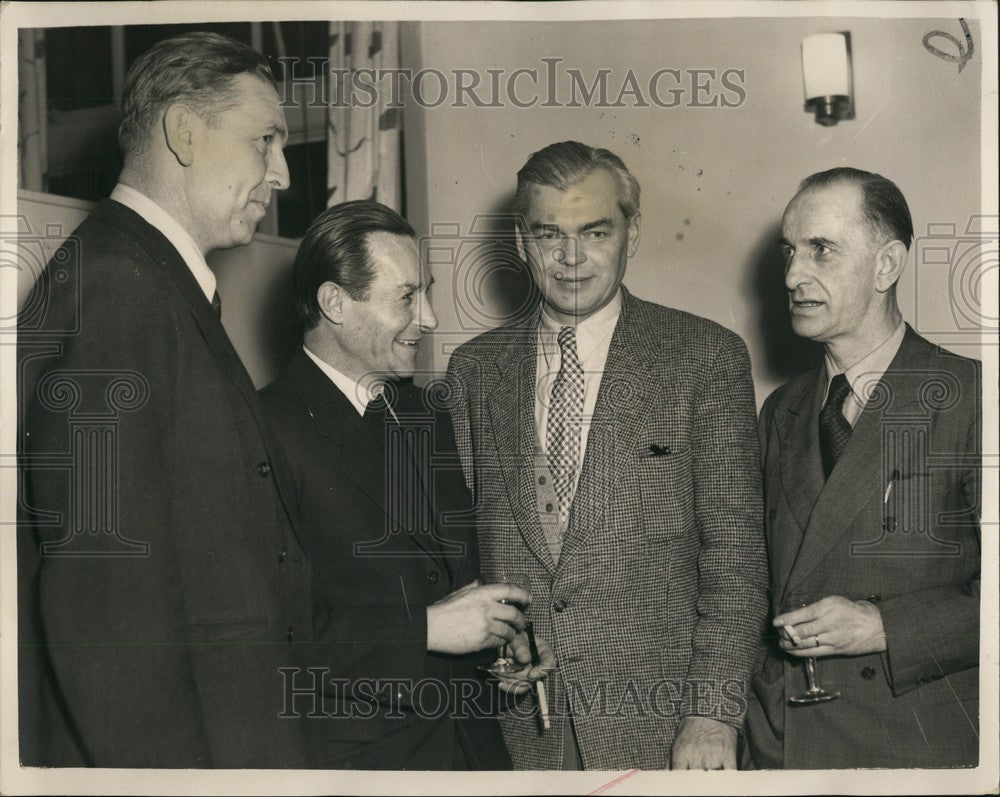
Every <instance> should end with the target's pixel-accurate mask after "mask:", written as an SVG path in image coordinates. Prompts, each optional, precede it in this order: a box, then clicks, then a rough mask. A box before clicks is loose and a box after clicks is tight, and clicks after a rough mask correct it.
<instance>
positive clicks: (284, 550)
mask: <svg viewBox="0 0 1000 797" xmlns="http://www.w3.org/2000/svg"><path fill="white" fill-rule="evenodd" d="M287 557H288V548H282V549H281V550H280V551H278V561H279V562H284V561H285V559H286V558H287Z"/></svg>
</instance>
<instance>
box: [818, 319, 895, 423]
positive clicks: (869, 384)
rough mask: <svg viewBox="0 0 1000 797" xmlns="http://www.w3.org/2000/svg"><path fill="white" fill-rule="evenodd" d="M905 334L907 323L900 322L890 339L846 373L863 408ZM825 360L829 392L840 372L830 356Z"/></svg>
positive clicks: (848, 381) (826, 356)
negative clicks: (831, 384) (834, 378)
mask: <svg viewBox="0 0 1000 797" xmlns="http://www.w3.org/2000/svg"><path fill="white" fill-rule="evenodd" d="M905 333H906V323H905V322H903V321H900V322H899V326H897V327H896V329H895V330H893V332H892V334H891V335H889V337H887V338H886V339H885V340H884V341H882V342H881V343H880V344H879V345H878V346H877V347H876V348H874V349H873V350H872V351H870V352H869V353H868V354H866V355H865V356H864V357H862V358H861V359H860V360H858V361H857V362H856V363H854V365H852V366H851V367H850V368H848V369H847V370H846V371H844V376H846V377H847V383H848V384H849V385H850V386H851V393H853V394H854V397H855V399H856V400H857V401H858V403H859V404H860V405H861V406H862V407H863V406H865V405H866V404H867V403H868V399H869V398H870V397H871V394H872V391H874V390H875V386H876V385H877V384H878V383H879V380H880V379H882V376H883V375H884V374H885V372H886V370H887V369H888V368H889V366H890V365H891V364H892V361H893V358H894V357H895V356H896V352H897V351H899V347H900V345H901V344H902V342H903V335H904V334H905ZM824 359H825V361H826V383H827V390H828V391H829V388H830V382H831V381H833V377H835V376H836V375H837V373H838V371H837V367H836V366H835V365H834V364H833V360H832V359H831V358H830V355H829V354H827V355H825V357H824Z"/></svg>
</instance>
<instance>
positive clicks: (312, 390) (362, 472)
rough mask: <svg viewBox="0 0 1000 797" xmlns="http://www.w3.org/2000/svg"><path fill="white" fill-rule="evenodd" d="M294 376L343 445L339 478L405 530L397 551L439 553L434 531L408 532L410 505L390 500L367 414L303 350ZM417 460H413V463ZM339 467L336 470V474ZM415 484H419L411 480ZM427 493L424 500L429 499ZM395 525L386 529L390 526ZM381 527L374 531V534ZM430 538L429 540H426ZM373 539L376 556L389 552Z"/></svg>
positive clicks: (320, 424) (317, 420) (326, 433)
mask: <svg viewBox="0 0 1000 797" xmlns="http://www.w3.org/2000/svg"><path fill="white" fill-rule="evenodd" d="M288 375H289V378H290V379H291V383H292V386H293V387H294V389H295V392H296V393H297V394H298V396H299V398H300V400H301V401H302V403H303V405H304V406H305V407H306V410H307V411H308V413H309V415H310V417H311V418H312V420H313V423H314V424H315V426H316V430H317V432H318V433H319V434H320V435H322V436H323V437H325V438H327V439H328V440H330V441H331V442H332V443H334V444H335V445H336V446H338V447H339V449H340V455H339V460H338V462H337V467H336V469H335V471H336V476H335V477H334V478H345V479H347V480H348V481H349V482H351V484H353V485H354V486H355V487H357V489H358V490H360V491H361V492H362V493H364V494H365V495H366V496H367V497H368V498H370V499H371V501H372V502H373V503H374V504H375V505H376V506H377V507H378V508H379V510H380V511H381V512H382V513H383V514H384V515H385V516H386V517H387V518H388V519H389V522H390V523H391V524H392V526H391V528H394V529H400V530H401V532H400V533H398V534H393V535H391V536H390V537H389V539H391V540H392V552H393V553H395V554H396V555H403V554H401V553H399V551H398V549H399V548H400V547H401V546H402V547H404V548H409V547H411V546H410V543H412V545H413V546H416V548H418V549H419V551H413V553H414V554H416V553H418V552H419V553H420V554H421V555H423V554H430V555H431V556H434V557H439V556H440V554H441V551H440V549H439V548H438V546H437V545H436V544H435V543H434V542H433V539H432V538H433V536H434V535H433V534H423V533H420V532H419V531H416V532H415V533H407V531H408V530H409V526H408V525H407V524H406V520H407V518H406V517H405V516H404V515H405V514H406V511H405V508H404V507H403V506H401V505H400V502H397V501H387V500H386V486H387V485H386V461H385V451H384V448H383V447H382V446H379V445H378V444H377V443H376V442H375V440H374V439H373V438H372V436H371V435H369V434H368V432H367V431H365V429H364V428H363V427H362V424H361V416H360V415H359V414H358V411H357V410H356V409H355V408H354V406H353V405H352V404H351V402H350V401H349V400H348V398H347V397H346V396H345V395H344V394H343V393H342V392H341V391H340V390H339V388H337V386H336V385H334V384H333V382H331V381H330V380H329V379H328V378H327V376H326V375H325V374H324V373H323V372H322V371H320V369H319V368H318V367H317V366H316V364H315V363H314V362H312V360H310V359H309V357H308V356H307V355H306V354H305V352H303V351H302V350H301V349H299V350H298V351H297V352H296V353H295V355H294V356H293V358H292V361H291V362H290V363H289V365H288ZM411 464H412V463H411ZM333 472H334V469H332V468H331V474H332V473H333ZM408 487H409V488H411V489H412V488H417V489H421V488H419V487H418V486H417V485H415V484H412V483H411V484H409V485H408ZM425 497H426V496H424V494H423V493H422V492H421V498H425ZM388 528H390V527H386V530H388ZM374 532H375V530H374V529H373V530H372V533H373V534H374ZM425 538H427V539H425ZM358 542H371V543H372V551H371V553H372V555H378V551H380V550H388V548H384V547H383V546H382V545H381V543H376V541H375V540H374V539H372V540H370V541H361V540H359V541H358Z"/></svg>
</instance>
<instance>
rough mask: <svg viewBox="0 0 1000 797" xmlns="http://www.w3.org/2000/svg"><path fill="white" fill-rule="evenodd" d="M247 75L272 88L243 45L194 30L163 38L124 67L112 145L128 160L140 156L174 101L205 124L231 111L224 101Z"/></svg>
mask: <svg viewBox="0 0 1000 797" xmlns="http://www.w3.org/2000/svg"><path fill="white" fill-rule="evenodd" d="M242 74H249V75H252V76H253V77H256V78H259V79H260V80H262V81H264V82H265V83H267V84H269V85H271V86H273V85H275V82H274V76H273V75H272V73H271V67H270V66H269V65H268V63H267V59H266V58H265V57H264V56H263V55H261V54H260V53H258V52H257V51H256V50H254V49H252V48H251V47H248V46H247V45H245V44H243V43H241V42H238V41H236V40H235V39H230V38H228V37H226V36H220V35H219V34H218V33H207V32H204V31H197V32H195V33H186V34H184V35H182V36H175V37H174V38H172V39H164V40H163V41H161V42H158V43H157V44H154V45H153V46H152V47H151V48H150V49H148V50H147V51H146V52H144V53H143V54H142V55H140V56H139V57H138V58H137V59H136V60H135V62H134V63H133V64H132V66H131V67H130V68H129V71H128V75H127V76H126V78H125V87H124V89H123V90H122V121H121V125H120V126H119V127H118V145H119V146H120V147H121V150H122V154H123V155H125V156H126V157H128V156H129V155H136V154H139V153H141V152H142V151H143V150H144V149H145V148H146V144H147V143H148V140H149V135H150V133H151V131H152V129H153V126H154V125H155V124H156V122H157V120H158V119H159V116H160V114H161V113H162V112H163V111H164V109H166V107H167V106H169V105H170V104H171V103H174V102H184V103H187V104H188V105H190V106H191V108H192V110H194V111H195V113H197V114H198V115H199V116H200V117H202V118H203V119H205V120H206V121H209V122H211V121H212V120H213V119H214V118H215V115H216V114H217V113H219V112H220V111H224V110H227V109H228V108H231V107H233V105H232V102H230V101H229V99H228V97H227V96H226V95H227V93H228V92H229V91H230V90H231V88H232V83H233V79H234V78H235V77H236V76H237V75H242Z"/></svg>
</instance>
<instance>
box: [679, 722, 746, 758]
mask: <svg viewBox="0 0 1000 797" xmlns="http://www.w3.org/2000/svg"><path fill="white" fill-rule="evenodd" d="M670 768H671V769H736V728H734V727H733V726H732V725H726V723H724V722H720V721H719V720H714V719H711V718H710V717H684V719H682V720H681V724H680V726H679V727H678V728H677V735H676V736H675V737H674V746H673V748H672V749H671V751H670Z"/></svg>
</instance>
